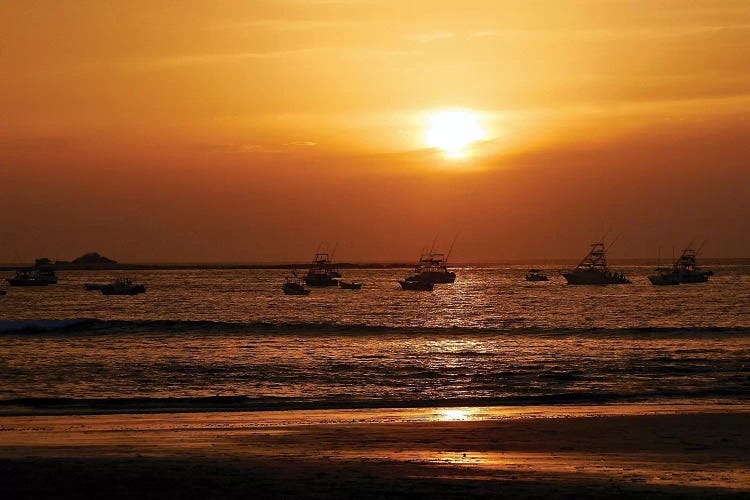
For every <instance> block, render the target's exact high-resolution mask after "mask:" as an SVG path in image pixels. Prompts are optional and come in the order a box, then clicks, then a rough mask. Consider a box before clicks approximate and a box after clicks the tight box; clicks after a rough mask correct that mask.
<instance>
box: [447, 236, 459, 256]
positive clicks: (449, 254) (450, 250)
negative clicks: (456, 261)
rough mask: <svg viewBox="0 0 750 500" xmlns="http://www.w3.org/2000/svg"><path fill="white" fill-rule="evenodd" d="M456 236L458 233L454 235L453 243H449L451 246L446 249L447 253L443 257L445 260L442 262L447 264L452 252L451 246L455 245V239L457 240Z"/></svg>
mask: <svg viewBox="0 0 750 500" xmlns="http://www.w3.org/2000/svg"><path fill="white" fill-rule="evenodd" d="M458 234H459V233H456V235H455V236H454V237H453V241H451V246H450V248H449V249H448V253H447V254H446V255H445V260H444V261H443V262H448V258H449V257H450V256H451V253H452V252H453V245H454V244H455V243H456V238H458Z"/></svg>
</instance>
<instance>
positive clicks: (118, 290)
mask: <svg viewBox="0 0 750 500" xmlns="http://www.w3.org/2000/svg"><path fill="white" fill-rule="evenodd" d="M101 291H102V294H104V295H138V294H139V293H146V287H145V286H143V285H137V284H135V283H133V282H132V281H131V280H130V279H128V278H117V279H116V280H114V281H113V282H112V283H110V284H109V285H107V286H105V287H104V288H102V289H101Z"/></svg>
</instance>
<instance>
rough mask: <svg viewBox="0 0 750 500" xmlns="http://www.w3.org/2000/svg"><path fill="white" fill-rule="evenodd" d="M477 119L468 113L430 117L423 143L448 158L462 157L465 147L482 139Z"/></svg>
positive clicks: (446, 112) (438, 114)
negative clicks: (443, 153) (441, 151)
mask: <svg viewBox="0 0 750 500" xmlns="http://www.w3.org/2000/svg"><path fill="white" fill-rule="evenodd" d="M484 137H485V134H484V130H482V127H481V126H480V125H479V118H478V117H477V115H476V114H475V113H471V112H469V111H441V112H439V113H435V114H434V115H432V116H430V125H429V128H428V129H427V135H426V137H425V142H426V143H427V146H429V147H431V148H439V149H442V150H443V151H445V153H446V154H447V155H448V156H451V157H460V156H464V154H465V151H464V150H465V149H466V147H467V146H468V145H469V144H471V143H473V142H476V141H481V140H482V139H484Z"/></svg>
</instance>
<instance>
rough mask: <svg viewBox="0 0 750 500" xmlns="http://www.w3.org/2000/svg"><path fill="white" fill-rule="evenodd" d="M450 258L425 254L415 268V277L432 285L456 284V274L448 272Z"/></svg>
mask: <svg viewBox="0 0 750 500" xmlns="http://www.w3.org/2000/svg"><path fill="white" fill-rule="evenodd" d="M447 261H448V258H447V257H446V256H445V255H444V254H442V253H433V252H432V251H430V252H428V253H423V254H422V255H421V256H420V257H419V262H418V263H417V265H416V267H415V268H414V276H413V277H417V278H419V279H420V280H422V281H426V282H429V283H432V284H445V283H454V282H455V281H456V273H454V272H453V271H449V270H448V266H447Z"/></svg>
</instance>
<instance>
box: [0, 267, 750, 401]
mask: <svg viewBox="0 0 750 500" xmlns="http://www.w3.org/2000/svg"><path fill="white" fill-rule="evenodd" d="M529 267H540V268H542V269H544V270H545V271H546V272H547V273H548V274H549V276H550V281H549V282H539V283H529V282H525V281H524V280H523V275H524V273H525V271H526V270H527V269H528V268H529ZM711 267H712V269H713V270H714V271H715V273H716V275H715V276H713V277H712V278H711V280H710V281H709V282H708V283H700V284H682V285H679V286H672V287H656V286H652V285H651V284H650V283H649V282H648V280H647V279H646V275H647V274H648V273H649V271H651V270H652V268H653V265H649V266H629V267H628V266H626V267H619V268H618V270H621V271H623V272H624V273H625V274H626V275H627V276H628V277H630V278H631V279H632V280H633V284H631V285H610V286H578V287H575V286H568V285H566V284H565V281H564V279H563V278H562V277H561V276H560V275H559V271H560V268H559V267H556V268H551V267H549V266H533V265H526V266H493V267H463V268H458V269H455V270H456V272H457V275H458V278H457V280H456V283H454V284H450V285H436V287H435V291H433V292H407V291H402V290H400V288H399V285H398V283H397V280H398V279H399V278H401V277H403V276H405V275H406V274H407V273H408V270H399V269H391V270H364V269H352V270H344V271H343V274H344V277H345V279H347V280H356V281H360V282H362V283H364V287H363V289H362V290H340V289H337V288H313V289H312V293H311V295H309V296H306V297H305V296H286V295H284V294H283V293H282V291H281V284H282V283H283V278H284V276H285V275H286V274H287V272H286V271H283V270H180V271H133V272H127V273H126V272H116V271H68V272H65V271H63V272H61V273H60V282H59V283H58V284H57V285H54V286H48V287H40V288H7V290H8V295H7V296H5V297H0V407H6V409H7V408H12V407H17V406H27V407H29V406H30V407H34V408H41V409H50V408H51V409H55V408H69V407H75V408H78V409H84V410H85V409H87V408H89V409H92V411H93V410H97V411H100V410H102V409H110V410H112V411H147V410H151V409H153V410H163V409H169V408H174V409H180V410H181V409H198V410H202V409H205V410H211V409H261V410H262V409H299V408H368V407H372V408H376V407H380V408H382V407H386V408H387V407H420V406H435V405H441V406H458V405H504V404H525V405H533V404H537V403H538V404H545V405H549V404H576V403H582V404H583V403H585V404H591V403H610V402H612V403H615V402H655V403H656V402H682V403H686V404H690V403H691V402H700V403H706V402H719V403H728V404H731V403H736V402H745V401H746V400H747V399H748V396H750V307H748V304H749V303H750V267H748V266H741V265H720V266H711ZM125 275H127V276H130V277H131V278H132V279H133V280H134V281H136V282H138V283H143V284H144V285H145V286H146V287H147V289H148V291H147V293H145V294H143V295H138V296H104V295H102V294H101V293H100V292H96V291H87V290H85V289H84V286H83V284H84V283H88V282H108V281H111V279H112V278H113V277H116V276H125Z"/></svg>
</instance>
